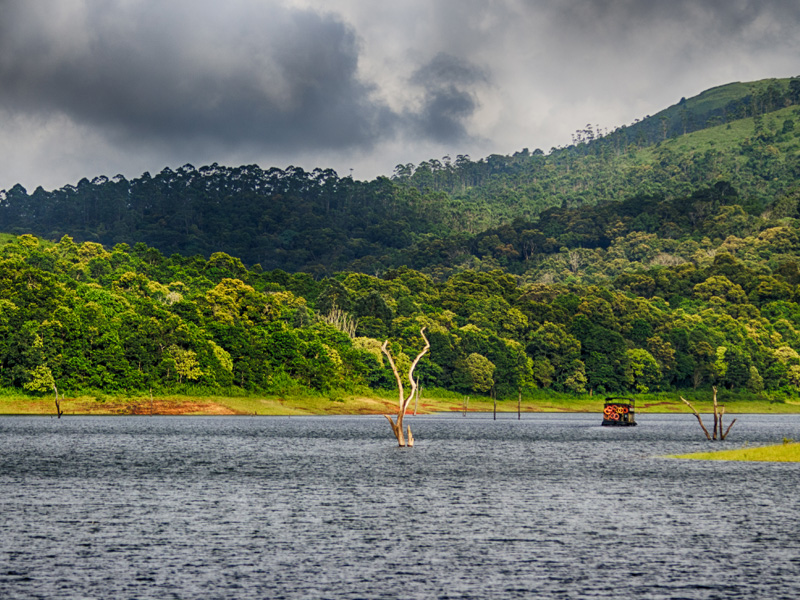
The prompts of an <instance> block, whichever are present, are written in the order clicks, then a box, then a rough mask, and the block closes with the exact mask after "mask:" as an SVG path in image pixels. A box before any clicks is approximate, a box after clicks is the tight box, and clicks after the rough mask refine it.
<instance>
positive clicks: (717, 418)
mask: <svg viewBox="0 0 800 600" xmlns="http://www.w3.org/2000/svg"><path fill="white" fill-rule="evenodd" d="M711 389H712V390H714V399H713V402H714V431H713V433H708V429H706V426H705V425H704V424H703V419H702V418H701V417H700V413H698V412H697V409H696V408H695V407H694V406H692V404H691V403H690V402H689V401H688V400H687V399H686V398H684V397H683V396H681V397H680V398H681V400H683V403H684V404H686V406H688V407H689V408H691V409H692V412H693V413H694V416H695V417H696V418H697V422H698V423H700V428H701V429H702V430H703V433H705V434H706V439H707V440H709V441H716V439H717V436H718V435H719V439H720V440H724V439H725V438H726V437H728V433H730V430H731V427H733V424H734V423H736V419H734V420H733V421H731V422H730V424H729V425H728V429H726V430H725V432H724V433H723V431H722V416H723V415H724V414H725V407H724V406H722V407H721V406H719V405H718V404H717V388H716V386H715V387H712V388H711Z"/></svg>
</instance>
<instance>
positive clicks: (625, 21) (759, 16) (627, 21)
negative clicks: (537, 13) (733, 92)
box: [526, 0, 800, 42]
mask: <svg viewBox="0 0 800 600" xmlns="http://www.w3.org/2000/svg"><path fill="white" fill-rule="evenodd" d="M526 6H527V7H528V8H529V9H531V10H539V6H540V5H539V4H538V3H528V4H527V5H526ZM553 15H554V16H555V18H556V20H557V22H558V25H559V27H566V28H567V29H568V30H570V29H579V30H583V31H586V32H588V33H589V34H590V35H591V34H592V33H596V34H599V35H607V34H611V36H615V35H621V36H622V37H623V38H624V37H626V36H627V35H629V34H634V33H635V32H636V31H637V29H639V28H642V27H644V28H650V27H653V28H657V29H669V30H675V31H676V33H677V34H678V36H679V37H681V35H680V34H681V33H682V32H687V31H688V32H691V34H692V35H693V36H695V39H698V40H702V39H704V38H706V39H708V38H714V39H719V38H720V37H721V38H730V39H731V40H734V41H736V42H741V41H742V39H741V37H742V36H752V35H757V36H762V37H766V38H781V37H783V36H786V35H790V36H791V35H794V32H795V31H796V25H797V22H798V20H800V4H798V3H796V2H787V1H785V0H704V1H703V2H698V1H697V0H669V1H667V0H594V1H592V2H586V1H583V0H567V1H565V2H559V3H558V5H557V8H556V9H555V10H554V11H553ZM676 26H678V27H677V28H676ZM611 36H607V37H609V39H613V37H611Z"/></svg>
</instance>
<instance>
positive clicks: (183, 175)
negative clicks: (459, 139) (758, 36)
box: [0, 78, 800, 276]
mask: <svg viewBox="0 0 800 600" xmlns="http://www.w3.org/2000/svg"><path fill="white" fill-rule="evenodd" d="M799 98H800V78H795V79H791V80H788V79H787V80H769V81H765V82H755V83H752V84H731V85H730V86H723V87H722V88H716V89H715V90H709V91H708V92H705V93H704V94H700V95H699V96H697V97H695V98H691V99H689V100H686V101H685V102H682V103H680V104H679V105H676V106H675V107H670V108H669V109H666V110H665V111H663V114H662V113H659V114H658V115H655V116H654V117H648V118H646V119H644V120H642V121H641V122H639V123H636V124H634V125H632V126H630V127H626V128H619V129H618V130H615V131H614V132H611V133H608V134H605V135H601V134H600V132H599V131H597V130H596V129H594V128H592V127H591V126H587V128H586V129H585V130H584V131H582V132H579V133H578V134H577V135H576V139H575V143H574V144H573V145H571V146H569V147H567V148H560V149H552V151H551V152H550V153H549V154H544V153H543V152H542V151H540V150H536V151H534V152H529V151H528V150H523V151H521V152H517V153H515V154H514V155H512V156H499V155H493V156H489V157H487V158H485V159H481V160H478V161H473V160H471V159H470V158H469V157H467V156H463V155H460V156H457V157H456V159H455V160H451V159H450V158H448V157H445V158H443V159H442V160H430V161H425V162H423V163H421V164H419V165H416V166H414V165H412V164H407V165H398V167H397V169H396V170H395V173H394V175H393V176H392V178H391V179H389V178H386V177H379V178H377V179H375V180H372V181H354V180H353V179H351V178H350V177H339V176H338V175H337V174H336V173H335V172H334V171H331V170H322V169H317V170H314V171H312V172H306V171H304V170H302V169H299V168H294V167H290V168H288V169H285V170H282V169H276V168H272V169H267V170H264V169H261V168H260V167H258V166H255V165H251V166H242V167H237V168H231V167H222V166H219V165H211V166H207V167H201V168H195V167H193V166H191V165H185V166H184V167H181V168H179V169H177V170H174V171H173V170H171V169H164V170H163V171H161V172H160V173H158V174H156V175H154V176H151V175H150V174H147V173H145V174H144V175H142V176H141V177H139V178H137V179H134V180H130V181H129V180H126V179H125V178H124V177H122V176H116V177H113V178H112V179H108V178H107V177H97V178H95V179H93V180H91V181H89V180H88V179H83V180H81V181H80V182H78V184H77V185H76V186H65V187H63V188H61V189H58V190H54V191H51V192H48V191H45V190H43V189H41V188H37V189H36V190H34V191H33V192H32V193H28V192H27V191H26V190H25V189H24V188H22V187H21V186H15V187H13V188H12V189H10V190H8V191H5V192H0V231H4V232H8V233H15V234H24V233H33V234H35V235H38V236H40V237H43V238H46V239H50V240H52V241H57V240H59V239H60V238H61V237H62V236H63V235H70V236H71V237H73V238H74V239H75V240H77V241H94V242H98V243H101V244H103V245H106V246H109V247H110V246H113V245H115V244H117V243H127V244H130V245H133V244H135V243H137V242H144V243H146V244H147V245H149V246H152V247H155V248H158V249H159V250H160V251H161V252H162V253H163V254H167V255H169V254H173V253H179V254H182V255H186V256H191V255H194V254H200V255H202V256H204V257H206V258H208V257H210V256H211V254H212V253H214V252H219V251H222V252H226V253H228V254H231V255H232V256H236V257H238V258H240V259H241V260H242V261H244V263H245V264H248V265H255V264H260V265H261V266H262V268H264V269H275V268H281V269H284V270H287V271H290V272H294V271H305V272H309V273H312V274H315V275H318V276H319V275H324V274H331V273H333V272H335V271H338V270H355V271H361V272H366V273H375V272H380V271H382V270H385V269H389V268H396V267H398V266H401V265H403V264H407V263H408V262H409V260H413V262H414V265H415V266H416V267H417V268H420V269H423V270H425V269H427V266H428V265H427V264H426V262H425V260H426V259H425V258H424V255H425V254H426V253H430V252H431V248H432V247H434V248H435V247H438V246H439V245H441V244H443V245H444V247H445V248H446V250H443V252H445V253H446V254H447V255H448V257H449V256H450V255H452V254H453V252H456V253H457V254H458V255H459V256H462V255H464V251H465V249H466V250H467V251H468V254H471V255H474V256H477V257H478V258H480V259H483V258H484V257H485V256H486V255H487V254H492V255H497V254H502V251H500V252H499V253H498V252H497V251H495V250H494V248H496V247H497V246H495V247H494V248H486V245H487V244H489V243H490V242H486V241H483V242H481V240H482V239H483V238H485V237H486V235H483V234H482V232H485V231H486V230H487V229H490V228H500V227H502V226H508V225H511V224H514V227H515V228H516V229H520V228H521V227H522V229H521V231H525V230H529V231H533V230H540V231H541V230H542V229H543V227H544V226H542V225H539V224H537V221H538V220H539V218H540V216H541V215H542V214H543V213H545V211H547V210H548V209H551V208H554V207H555V208H562V209H574V208H580V207H585V206H594V205H597V204H599V203H603V202H609V201H623V200H628V199H631V198H637V199H643V198H649V199H652V200H660V201H667V202H669V201H673V200H676V199H681V198H687V197H689V196H691V195H692V194H693V193H695V192H697V191H698V190H702V189H705V188H708V187H711V186H714V185H715V184H717V183H719V182H726V183H727V184H729V185H730V186H731V187H732V188H733V189H734V190H736V192H737V193H738V195H739V199H738V200H737V203H738V205H739V206H741V207H742V208H743V210H745V212H746V213H747V214H749V215H761V214H764V213H765V212H770V211H772V212H775V211H774V210H773V207H774V206H775V203H776V202H782V201H783V200H782V199H783V198H786V197H790V196H791V195H792V194H793V193H794V191H795V190H796V188H797V181H798V178H800V108H798V107H797V102H798V99H799ZM683 122H685V128H684V127H683V126H681V127H678V125H676V123H683ZM795 122H798V126H797V127H795ZM676 127H677V129H676ZM701 127H702V129H698V128H701ZM654 128H655V129H654ZM658 128H661V129H658ZM684 129H685V130H687V131H691V130H693V129H697V130H696V131H693V132H690V133H686V134H683V131H684ZM654 131H658V132H660V133H658V134H656V133H653V132H654ZM778 212H780V210H779V211H778ZM544 218H545V219H546V218H548V217H546V215H545V217H544ZM522 223H525V225H524V226H523V225H521V224H522ZM648 227H649V230H648V232H650V233H652V232H653V225H652V224H650V225H649V226H648ZM478 234H481V235H478ZM489 235H493V234H489ZM610 235H612V237H617V236H615V235H613V232H611V233H610ZM447 236H455V237H450V239H445V238H446V237H447ZM498 237H499V238H500V240H501V241H503V236H502V235H500V234H498ZM517 237H519V236H517ZM478 238H481V239H478ZM442 240H443V241H442ZM480 243H483V246H484V249H480V248H478V244H480ZM503 243H504V244H507V243H510V242H509V241H505V242H503ZM557 243H558V247H559V248H560V247H562V246H564V247H567V248H571V247H585V246H586V244H584V243H582V242H581V243H575V244H573V243H570V241H569V240H567V241H566V242H565V241H564V240H558V241H557ZM592 243H593V242H592ZM529 245H530V244H528V246H529ZM601 245H602V244H601ZM540 246H541V245H540ZM486 250H492V251H491V252H487V251H486ZM556 250H558V248H556ZM514 252H516V253H517V254H516V255H515V254H514ZM514 252H509V256H507V257H505V258H507V259H508V260H509V261H511V262H514V259H515V258H520V257H522V259H525V260H527V258H529V257H530V254H531V251H530V249H529V248H528V249H526V242H520V243H519V244H518V247H516V248H515V249H514ZM420 256H422V257H423V258H422V259H421V260H420V259H419V257H420ZM503 258H504V257H503V256H498V260H500V265H499V266H504V265H503V264H502V260H503ZM523 266H524V267H525V270H527V268H528V267H530V264H526V265H523ZM520 268H522V267H521V266H520V265H517V271H519V269H520ZM536 272H537V273H538V270H537V271H536Z"/></svg>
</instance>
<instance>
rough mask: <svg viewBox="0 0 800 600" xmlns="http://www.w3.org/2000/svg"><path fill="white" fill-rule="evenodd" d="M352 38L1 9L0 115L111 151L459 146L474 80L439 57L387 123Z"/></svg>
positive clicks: (153, 9)
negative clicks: (104, 142) (416, 98)
mask: <svg viewBox="0 0 800 600" xmlns="http://www.w3.org/2000/svg"><path fill="white" fill-rule="evenodd" d="M361 51H362V48H361V46H360V41H359V38H358V35H357V33H356V32H355V31H354V30H353V28H352V27H351V26H350V25H348V24H347V23H345V22H344V21H343V20H342V19H341V18H340V17H338V16H335V15H333V14H330V13H322V12H315V11H313V10H308V9H305V10H304V9H299V8H292V7H290V6H287V5H286V4H285V3H280V2H277V1H269V2H263V1H262V2H255V1H248V0H238V1H237V0H233V1H232V2H230V3H216V2H210V1H209V2H205V1H198V0H193V1H192V0H171V1H170V2H167V3H151V2H125V1H123V0H110V1H107V2H97V1H94V2H93V1H91V0H90V1H88V2H80V1H77V0H44V1H37V2H28V1H24V0H5V1H4V2H0V109H6V110H8V111H12V112H14V113H17V114H28V115H31V114H38V115H44V116H47V115H66V116H67V117H68V118H70V119H72V120H73V121H74V122H76V123H78V124H80V125H83V126H87V125H88V126H90V127H93V128H94V129H95V130H96V131H102V132H103V135H105V136H106V137H108V138H109V139H111V140H113V142H114V143H115V144H126V143H132V144H141V145H144V146H147V145H152V144H159V145H160V146H162V147H173V148H181V147H184V148H185V147H187V146H189V147H191V146H193V145H197V144H204V145H206V146H215V145H222V146H225V147H228V148H234V147H237V146H241V145H246V146H249V147H252V148H259V149H261V150H267V151H273V152H275V151H280V152H284V153H290V152H297V151H307V150H309V149H313V150H315V151H320V150H326V149H327V150H335V149H361V150H363V149H369V148H371V147H373V146H375V145H376V144H378V143H381V142H383V141H387V140H392V139H396V138H397V137H398V136H401V137H402V136H408V135H412V136H415V138H416V139H420V138H421V139H428V140H433V141H437V142H438V141H450V140H456V139H462V138H464V137H466V136H467V131H466V128H465V124H464V123H465V119H467V118H468V117H469V116H470V115H472V113H473V112H474V110H475V108H476V100H475V96H474V94H473V93H472V89H471V88H472V86H474V85H476V84H479V83H481V82H482V81H484V80H485V75H484V74H483V73H482V72H481V71H480V70H479V69H477V68H476V67H475V66H474V65H471V64H470V63H468V62H467V61H464V60H461V59H458V58H456V57H453V56H449V55H445V54H439V55H437V56H436V57H435V58H434V59H433V60H431V61H430V62H429V63H428V64H426V65H424V66H423V67H421V68H420V69H418V70H417V72H416V74H415V76H414V80H413V82H412V83H413V84H414V85H416V86H419V87H420V88H422V89H423V102H422V105H421V106H420V107H419V109H418V111H413V110H411V111H403V112H402V113H398V112H396V111H393V110H391V109H390V108H389V107H388V105H387V104H386V103H385V102H383V101H382V100H380V99H379V97H378V95H377V94H376V93H375V92H376V90H375V88H374V86H373V85H372V84H370V82H367V81H363V80H362V79H361V78H360V76H359V74H358V61H359V56H360V52H361Z"/></svg>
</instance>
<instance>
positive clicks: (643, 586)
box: [0, 414, 800, 600]
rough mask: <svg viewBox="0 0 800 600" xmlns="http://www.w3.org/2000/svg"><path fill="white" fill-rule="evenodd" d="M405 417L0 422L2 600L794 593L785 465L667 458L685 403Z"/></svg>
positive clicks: (688, 445)
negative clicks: (613, 411)
mask: <svg viewBox="0 0 800 600" xmlns="http://www.w3.org/2000/svg"><path fill="white" fill-rule="evenodd" d="M408 420H409V421H410V422H411V423H412V428H413V429H414V435H415V437H416V438H417V446H416V447H415V448H413V449H399V448H397V447H396V445H395V443H394V442H393V437H392V434H391V431H390V430H389V426H388V423H386V421H385V420H384V419H383V418H382V417H319V418H317V417H299V418H298V417H230V418H228V417H210V418H205V417H117V418H111V417H109V418H105V417H65V418H63V419H61V420H57V419H50V418H42V417H38V418H28V417H6V418H1V419H0V598H47V599H53V598H104V599H105V598H159V599H161V598H370V599H371V598H480V599H482V600H483V599H487V598H531V597H542V598H726V599H727V598H770V599H779V598H786V599H792V600H794V599H797V598H800V523H799V522H798V517H800V489H798V483H799V482H800V464H769V463H734V462H698V461H680V460H672V459H665V458H661V457H662V456H663V455H665V454H671V453H678V452H690V451H695V450H701V449H708V448H709V447H711V445H710V444H709V443H707V442H705V440H704V438H703V437H702V432H701V431H700V429H699V427H698V426H697V423H696V421H695V420H694V419H693V417H692V416H691V415H640V416H639V423H640V425H639V427H636V428H627V429H625V428H604V427H599V426H598V424H599V421H600V416H599V415H575V414H571V415H523V419H522V420H521V421H518V420H517V418H516V415H503V416H502V418H498V420H497V421H493V420H492V418H491V415H488V416H487V415H476V414H471V415H469V416H468V417H466V418H464V417H462V416H461V415H460V414H455V415H445V416H442V415H436V416H426V417H414V418H409V419H408ZM784 437H791V438H795V439H800V417H798V416H788V417H787V416H761V415H745V416H741V417H740V418H739V422H737V424H736V425H735V426H734V428H733V430H732V432H731V434H730V437H729V438H728V441H726V442H724V444H719V443H718V444H717V445H716V446H713V447H714V448H719V447H728V448H731V447H738V446H741V445H743V444H744V443H745V442H747V443H749V444H757V443H776V442H780V441H781V440H782V438H784Z"/></svg>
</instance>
